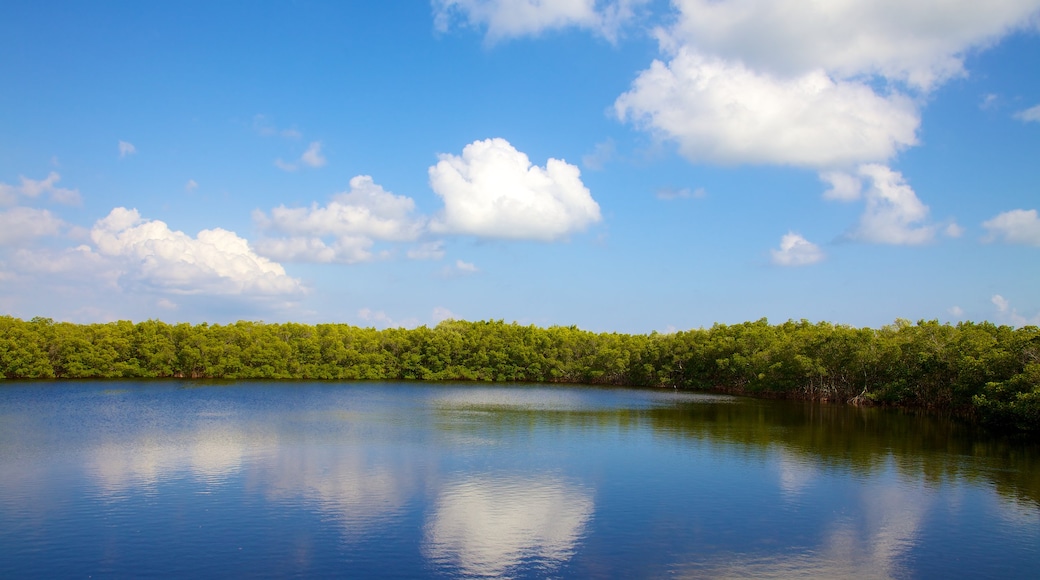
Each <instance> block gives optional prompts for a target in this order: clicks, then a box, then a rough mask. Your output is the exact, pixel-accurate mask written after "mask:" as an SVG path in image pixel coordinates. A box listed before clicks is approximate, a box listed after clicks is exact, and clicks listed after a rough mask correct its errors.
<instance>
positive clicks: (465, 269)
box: [441, 260, 480, 278]
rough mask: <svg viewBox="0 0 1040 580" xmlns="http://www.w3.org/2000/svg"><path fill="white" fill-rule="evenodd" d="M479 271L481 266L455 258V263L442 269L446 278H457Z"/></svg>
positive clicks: (442, 274)
mask: <svg viewBox="0 0 1040 580" xmlns="http://www.w3.org/2000/svg"><path fill="white" fill-rule="evenodd" d="M479 271H480V268H477V266H476V264H473V263H471V262H466V261H463V260H455V263H454V264H451V265H449V266H445V267H444V268H442V269H441V276H444V277H445V278H455V277H459V276H468V275H470V274H475V273H477V272H479Z"/></svg>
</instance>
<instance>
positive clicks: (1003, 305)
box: [990, 294, 1010, 313]
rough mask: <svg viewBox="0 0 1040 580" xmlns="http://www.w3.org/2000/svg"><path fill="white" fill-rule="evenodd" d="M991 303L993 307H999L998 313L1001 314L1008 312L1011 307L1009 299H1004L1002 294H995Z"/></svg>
mask: <svg viewBox="0 0 1040 580" xmlns="http://www.w3.org/2000/svg"><path fill="white" fill-rule="evenodd" d="M990 302H992V303H993V305H994V306H996V307H997V312H1000V313H1004V312H1007V311H1008V307H1009V306H1010V304H1009V303H1008V301H1007V298H1004V297H1003V296H1001V295H1000V294H994V295H993V298H990Z"/></svg>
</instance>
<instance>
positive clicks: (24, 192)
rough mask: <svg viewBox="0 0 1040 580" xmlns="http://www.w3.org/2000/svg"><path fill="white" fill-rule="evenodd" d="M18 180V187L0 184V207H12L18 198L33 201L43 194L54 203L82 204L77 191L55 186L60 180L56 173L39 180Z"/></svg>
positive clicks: (23, 177) (21, 178) (21, 177)
mask: <svg viewBox="0 0 1040 580" xmlns="http://www.w3.org/2000/svg"><path fill="white" fill-rule="evenodd" d="M19 179H20V181H21V183H19V184H18V185H8V184H6V183H0V205H13V204H15V203H17V201H18V198H19V197H27V198H30V199H35V198H38V197H40V196H41V195H43V194H47V196H48V197H49V198H50V200H51V201H53V202H55V203H60V204H64V205H80V204H81V203H83V198H82V197H81V196H80V194H79V190H78V189H66V188H64V187H58V186H57V183H58V181H60V180H61V175H59V174H58V173H57V172H56V171H52V172H50V173H49V174H48V175H47V177H45V178H43V179H40V180H35V179H29V178H27V177H25V176H19Z"/></svg>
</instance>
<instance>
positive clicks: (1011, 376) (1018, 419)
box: [0, 316, 1040, 430]
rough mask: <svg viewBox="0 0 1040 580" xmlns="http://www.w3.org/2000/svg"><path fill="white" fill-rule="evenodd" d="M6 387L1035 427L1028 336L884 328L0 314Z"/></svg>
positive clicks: (1038, 353) (1023, 332)
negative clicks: (334, 388) (500, 388)
mask: <svg viewBox="0 0 1040 580" xmlns="http://www.w3.org/2000/svg"><path fill="white" fill-rule="evenodd" d="M0 376H2V377H6V378H9V379H15V378H19V379H35V378H119V377H191V378H227V379H256V378H271V379H422V380H479V381H525V382H561V383H586V384H611V385H633V386H657V387H674V388H680V389H695V390H701V391H715V392H726V393H740V394H753V395H760V396H778V397H793V398H802V399H819V400H831V401H843V402H855V403H876V404H892V405H901V406H907V407H928V408H936V409H948V410H952V411H955V412H959V413H964V414H966V415H970V416H973V417H976V418H978V419H980V420H981V421H983V422H984V423H986V424H989V425H993V426H998V427H1004V428H1013V429H1022V430H1040V329H1038V328H1037V327H1033V326H1029V327H1024V328H1018V329H1015V328H1012V327H1009V326H996V325H993V324H990V323H972V322H963V323H960V324H958V325H956V326H952V325H949V324H939V323H938V322H935V321H931V322H926V321H920V322H918V323H917V324H912V323H910V322H907V321H902V320H900V321H897V322H896V323H895V324H893V325H890V326H885V327H883V328H880V329H872V328H853V327H849V326H841V325H833V324H829V323H825V322H821V323H815V324H814V323H810V322H807V321H804V320H803V321H800V322H794V321H788V322H785V323H783V324H779V325H771V324H769V323H768V322H767V321H766V320H764V319H763V320H759V321H757V322H746V323H743V324H736V325H724V324H716V325H715V326H713V327H711V328H710V329H699V330H691V331H687V332H677V333H674V334H657V333H652V334H649V335H626V334H617V333H600V334H596V333H592V332H588V331H583V330H579V329H578V328H576V327H573V326H570V327H560V326H554V327H550V328H538V327H535V326H521V325H518V324H515V323H513V324H506V323H504V322H502V321H491V322H464V321H455V320H449V321H445V322H442V323H440V324H438V325H437V326H435V327H433V328H428V327H425V326H422V327H419V328H416V329H413V330H406V329H387V330H375V329H372V328H359V327H355V326H350V325H346V324H318V325H315V326H309V325H304V324H295V323H285V324H265V323H262V322H236V323H234V324H228V325H219V324H213V325H210V324H205V323H203V324H199V325H191V324H186V323H182V324H167V323H164V322H160V321H156V320H149V321H146V322H140V323H137V324H133V323H131V322H127V321H120V322H113V323H108V324H87V325H78V324H71V323H64V322H60V323H55V322H53V321H52V320H50V319H46V318H34V319H32V320H30V321H28V322H26V321H22V320H20V319H17V318H12V317H10V316H0Z"/></svg>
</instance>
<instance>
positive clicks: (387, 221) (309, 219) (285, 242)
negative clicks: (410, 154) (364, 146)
mask: <svg viewBox="0 0 1040 580" xmlns="http://www.w3.org/2000/svg"><path fill="white" fill-rule="evenodd" d="M414 211H415V201H414V200H412V198H410V197H406V196H403V195H394V194H393V193H390V192H389V191H386V190H385V189H383V188H382V187H381V186H379V185H378V184H376V183H375V182H374V181H373V180H372V178H371V177H369V176H368V175H358V176H357V177H354V178H353V179H351V180H350V190H349V191H345V192H343V193H338V194H336V195H334V196H332V200H331V201H330V202H329V203H328V205H325V206H319V205H318V204H317V203H313V204H311V206H310V207H309V208H306V207H300V208H287V207H285V206H284V205H283V206H279V207H276V208H274V209H272V210H271V215H270V217H268V216H267V215H266V214H264V213H263V212H260V211H256V212H254V213H253V217H254V219H255V220H256V222H257V224H258V225H259V226H260V228H261V229H264V230H267V231H274V232H280V233H284V234H289V236H290V237H289V238H283V239H265V240H261V241H259V242H257V244H256V247H257V249H258V251H260V252H261V253H263V254H264V255H267V256H270V257H272V258H275V259H278V260H295V261H309V262H345V263H354V262H360V261H365V260H369V259H371V258H372V254H371V252H370V251H369V249H370V248H371V247H372V245H373V244H374V242H375V240H385V241H397V242H401V241H412V240H415V239H416V238H418V237H419V235H420V234H421V233H422V231H423V228H424V226H425V220H424V218H422V217H416V216H414V215H413V214H414ZM326 240H328V241H326Z"/></svg>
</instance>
